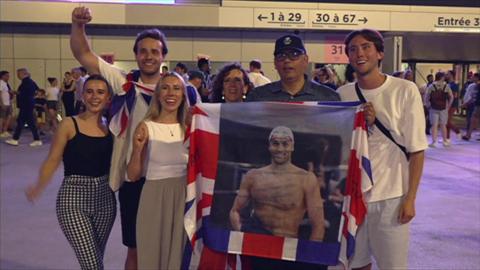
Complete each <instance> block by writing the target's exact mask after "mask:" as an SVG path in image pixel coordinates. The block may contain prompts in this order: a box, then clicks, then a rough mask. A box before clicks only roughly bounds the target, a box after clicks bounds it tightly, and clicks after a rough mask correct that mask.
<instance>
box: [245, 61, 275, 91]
mask: <svg viewBox="0 0 480 270" xmlns="http://www.w3.org/2000/svg"><path fill="white" fill-rule="evenodd" d="M248 78H249V79H250V81H251V82H252V84H253V87H254V88H255V87H259V86H262V85H265V84H267V83H271V81H270V79H269V78H267V77H265V76H264V75H263V74H262V62H260V60H257V59H254V60H252V61H250V70H249V73H248Z"/></svg>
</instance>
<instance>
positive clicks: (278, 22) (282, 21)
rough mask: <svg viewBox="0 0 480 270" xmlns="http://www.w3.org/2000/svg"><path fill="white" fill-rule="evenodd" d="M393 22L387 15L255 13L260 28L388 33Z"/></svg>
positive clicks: (332, 11)
mask: <svg viewBox="0 0 480 270" xmlns="http://www.w3.org/2000/svg"><path fill="white" fill-rule="evenodd" d="M389 20H390V16H389V13H387V12H370V11H346V10H306V9H274V8H272V9H267V8H262V9H255V12H254V22H255V23H254V27H258V28H303V29H306V28H310V29H332V30H350V29H359V28H365V27H370V28H375V29H378V30H388V27H389Z"/></svg>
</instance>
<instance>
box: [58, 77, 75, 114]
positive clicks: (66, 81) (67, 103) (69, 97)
mask: <svg viewBox="0 0 480 270" xmlns="http://www.w3.org/2000/svg"><path fill="white" fill-rule="evenodd" d="M60 90H61V91H62V102H63V107H64V108H65V116H72V115H74V112H75V80H74V79H73V77H72V73H70V72H68V71H67V72H65V74H64V77H63V83H62V87H61V89H60Z"/></svg>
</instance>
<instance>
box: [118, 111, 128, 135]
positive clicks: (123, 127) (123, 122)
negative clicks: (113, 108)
mask: <svg viewBox="0 0 480 270" xmlns="http://www.w3.org/2000/svg"><path fill="white" fill-rule="evenodd" d="M127 122H128V115H127V113H126V112H125V108H124V109H123V110H122V116H121V117H120V133H119V134H118V135H119V136H120V135H122V134H123V132H124V131H125V130H126V129H127V124H128V123H127Z"/></svg>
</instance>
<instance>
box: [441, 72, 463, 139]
mask: <svg viewBox="0 0 480 270" xmlns="http://www.w3.org/2000/svg"><path fill="white" fill-rule="evenodd" d="M445 82H447V84H448V86H450V89H451V90H452V95H453V101H452V106H450V108H449V109H448V119H447V139H449V140H450V130H453V132H455V134H457V138H458V139H460V138H461V137H462V133H461V132H460V129H459V128H458V127H457V126H455V124H453V114H454V113H455V112H456V111H457V110H458V105H459V99H460V88H459V86H458V84H457V83H456V82H455V71H453V70H449V71H447V73H446V74H445Z"/></svg>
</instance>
